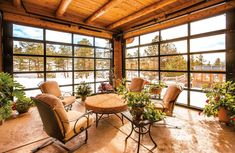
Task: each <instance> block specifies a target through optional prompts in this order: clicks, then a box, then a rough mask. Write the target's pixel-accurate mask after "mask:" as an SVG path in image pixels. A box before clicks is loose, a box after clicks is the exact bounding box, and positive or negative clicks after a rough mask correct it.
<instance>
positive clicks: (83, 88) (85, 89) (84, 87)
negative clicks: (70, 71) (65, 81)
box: [76, 82, 92, 96]
mask: <svg viewBox="0 0 235 153" xmlns="http://www.w3.org/2000/svg"><path fill="white" fill-rule="evenodd" d="M76 93H77V94H78V95H80V96H88V95H90V94H91V93H92V90H91V87H90V85H89V84H86V83H85V82H81V84H79V85H78V86H77V88H76Z"/></svg>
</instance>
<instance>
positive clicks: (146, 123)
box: [121, 111, 160, 153]
mask: <svg viewBox="0 0 235 153" xmlns="http://www.w3.org/2000/svg"><path fill="white" fill-rule="evenodd" d="M121 114H122V116H123V117H124V118H126V119H127V120H128V121H130V122H131V132H130V134H129V135H128V136H127V137H126V141H127V139H128V138H129V137H130V136H131V134H132V132H133V131H135V132H136V133H138V134H139V135H138V148H137V153H139V149H140V135H141V134H147V133H148V134H149V137H150V139H151V141H152V142H153V144H154V147H153V148H152V149H154V148H156V147H157V144H156V142H155V141H154V140H153V138H152V136H151V126H152V124H153V123H154V122H158V121H150V120H143V121H135V120H133V118H132V115H131V114H130V112H129V111H124V112H122V113H121ZM159 121H160V120H159Z"/></svg>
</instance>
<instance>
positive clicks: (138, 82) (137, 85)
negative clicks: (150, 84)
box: [129, 78, 145, 92]
mask: <svg viewBox="0 0 235 153" xmlns="http://www.w3.org/2000/svg"><path fill="white" fill-rule="evenodd" d="M144 85H145V81H144V79H142V78H133V79H132V80H131V84H130V86H129V91H130V92H141V91H142V90H143V89H144Z"/></svg>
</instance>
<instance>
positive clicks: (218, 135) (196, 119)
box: [0, 103, 235, 153]
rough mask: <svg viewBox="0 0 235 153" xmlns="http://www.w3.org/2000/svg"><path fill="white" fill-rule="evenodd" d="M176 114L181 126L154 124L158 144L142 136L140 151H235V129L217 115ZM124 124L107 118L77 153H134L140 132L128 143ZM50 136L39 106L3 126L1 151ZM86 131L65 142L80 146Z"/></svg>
mask: <svg viewBox="0 0 235 153" xmlns="http://www.w3.org/2000/svg"><path fill="white" fill-rule="evenodd" d="M73 109H74V110H78V111H81V112H84V111H85V108H84V106H83V105H80V104H78V103H76V104H75V105H74V106H73ZM174 114H175V117H168V118H167V119H166V122H167V123H169V124H172V125H176V126H179V127H181V128H180V129H175V128H171V127H165V126H159V125H157V124H156V125H154V127H153V128H152V130H151V132H152V136H153V139H154V140H155V141H156V143H157V145H158V147H157V148H155V149H153V150H151V149H152V147H153V144H152V142H151V140H150V139H149V136H148V135H144V136H143V137H142V138H141V146H140V153H151V152H153V153H233V152H234V150H235V128H234V127H228V126H226V125H224V124H221V123H219V122H218V121H217V120H216V119H214V118H206V117H204V116H199V115H198V111H195V110H190V109H186V108H182V107H176V108H175V111H174ZM124 121H125V123H124V125H122V124H121V121H120V119H118V118H117V117H116V116H115V115H110V116H109V117H106V116H105V117H104V118H103V119H102V120H101V121H100V122H99V126H98V127H97V128H96V127H95V124H93V126H92V127H91V128H90V129H89V138H88V143H87V144H85V145H83V146H81V147H80V148H79V149H78V150H76V151H75V152H76V153H134V152H136V151H137V140H138V137H137V136H138V135H137V134H136V133H134V132H133V134H132V136H131V138H129V139H128V141H127V142H125V138H126V136H127V135H128V134H129V132H130V130H131V125H130V123H129V122H128V121H127V120H124ZM47 138H48V136H47V135H46V133H45V132H44V131H43V128H42V123H41V121H40V117H39V114H38V112H37V109H36V108H31V109H30V111H29V112H28V113H26V114H22V115H15V117H14V118H13V119H10V120H7V121H5V123H4V124H3V125H2V126H0V152H10V153H27V152H31V150H32V149H34V148H35V147H37V146H38V145H40V144H42V143H43V142H44V141H46V139H47ZM83 140H84V134H81V135H80V136H77V137H75V138H74V139H73V140H72V141H71V142H69V143H68V144H66V145H67V146H68V147H73V146H74V145H79V144H80V143H81V142H82V141H83ZM41 152H42V153H43V152H45V153H47V152H50V153H60V152H65V150H63V149H62V148H60V147H58V146H56V145H50V146H48V147H46V148H44V149H42V150H40V151H39V153H41Z"/></svg>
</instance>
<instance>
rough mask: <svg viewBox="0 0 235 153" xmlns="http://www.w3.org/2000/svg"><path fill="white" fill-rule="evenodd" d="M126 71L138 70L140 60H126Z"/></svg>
mask: <svg viewBox="0 0 235 153" xmlns="http://www.w3.org/2000/svg"><path fill="white" fill-rule="evenodd" d="M126 69H138V59H126Z"/></svg>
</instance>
